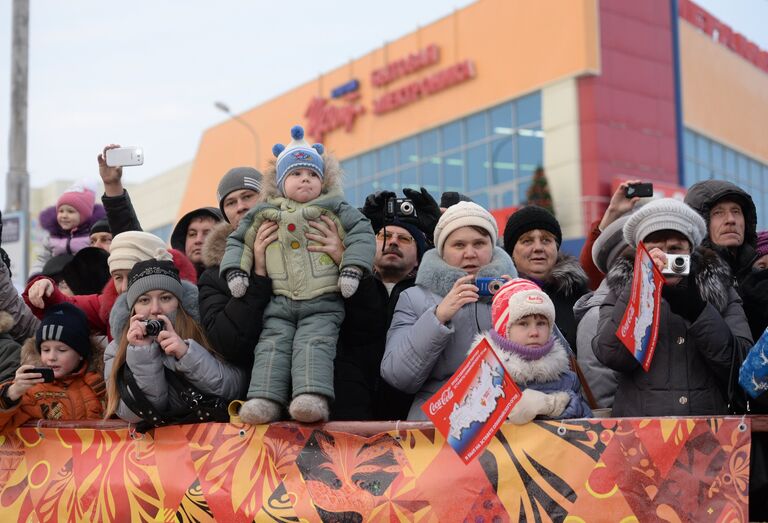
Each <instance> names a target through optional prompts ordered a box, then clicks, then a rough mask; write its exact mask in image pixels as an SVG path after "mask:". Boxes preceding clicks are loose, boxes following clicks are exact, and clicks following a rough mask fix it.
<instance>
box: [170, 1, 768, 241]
mask: <svg viewBox="0 0 768 523" xmlns="http://www.w3.org/2000/svg"><path fill="white" fill-rule="evenodd" d="M766 64H768V53H765V52H764V51H761V50H760V49H758V48H757V47H756V46H754V45H753V44H750V42H748V41H747V40H746V39H744V38H743V37H742V36H741V35H739V34H738V33H736V32H735V31H734V30H733V29H731V28H728V27H727V26H724V25H723V24H722V23H720V22H719V21H717V19H715V18H714V17H712V16H711V15H709V13H707V12H706V11H704V10H703V9H701V8H699V7H698V6H697V5H695V4H694V3H692V2H690V1H688V0H681V1H680V2H679V3H678V2H677V1H676V0H653V1H650V2H620V1H618V0H551V1H550V2H547V3H546V4H542V3H539V2H527V1H524V0H479V1H478V2H476V3H474V4H471V5H470V6H468V7H466V8H464V9H461V10H457V11H455V12H454V13H453V14H451V15H449V16H447V17H444V18H442V19H440V20H437V21H435V22H434V23H432V24H430V25H428V26H425V27H423V28H420V29H419V30H418V31H416V32H414V33H411V34H408V35H406V36H404V37H402V38H400V39H398V40H396V41H394V42H391V43H388V44H386V45H385V46H384V47H381V48H378V49H375V50H373V51H371V52H370V53H368V54H366V55H364V56H362V57H361V58H359V59H356V60H352V61H350V62H349V63H346V64H344V65H341V66H340V67H338V68H337V69H334V70H332V71H329V72H327V73H325V74H322V75H321V76H320V77H318V78H316V79H315V80H313V81H311V82H307V83H305V84H303V85H300V86H298V87H296V88H295V89H293V90H291V91H288V92H286V93H284V94H282V95H280V96H278V97H276V98H274V99H272V100H269V101H267V102H264V103H261V104H260V105H258V106H256V107H254V108H253V109H251V110H249V111H247V112H245V113H242V114H240V115H238V118H240V119H242V120H244V121H245V122H247V123H248V124H249V125H250V126H251V127H253V129H254V130H255V131H256V134H257V135H258V148H259V150H258V151H255V150H254V148H255V147H256V145H255V142H254V140H253V137H252V136H251V134H249V133H248V131H247V129H245V128H244V127H243V126H242V123H241V122H237V121H234V120H228V121H226V122H223V123H221V124H219V125H217V126H214V127H211V128H209V129H207V130H206V131H205V132H204V134H203V136H202V139H201V142H200V146H199V149H198V152H197V155H196V157H195V160H194V163H193V167H192V173H191V175H190V179H189V183H188V184H187V188H186V194H185V195H184V200H183V203H182V206H181V210H180V212H181V213H183V212H186V211H189V210H191V209H193V208H196V207H201V206H206V205H211V204H215V192H216V185H217V183H218V180H219V179H220V178H221V176H222V175H223V174H224V173H225V172H226V171H227V170H228V169H229V168H231V167H233V166H236V165H253V163H254V159H255V158H258V164H259V165H257V167H258V168H259V169H260V170H263V169H264V168H265V167H266V166H267V162H268V161H269V159H271V158H272V153H271V147H272V145H273V144H274V143H277V142H284V141H285V139H286V136H287V132H288V129H290V127H291V126H293V125H295V124H301V125H303V126H304V127H305V129H306V130H307V133H308V134H309V135H310V139H313V140H314V141H319V142H322V143H324V145H325V146H326V149H327V150H329V151H332V152H333V153H334V154H336V155H337V156H338V157H339V158H340V160H341V161H342V166H343V168H344V170H345V173H346V177H345V181H344V186H345V192H346V195H347V199H348V200H349V201H350V202H351V203H353V204H356V205H361V204H362V202H363V201H364V199H365V196H366V195H367V194H370V193H371V192H374V191H377V190H393V191H397V192H399V191H400V189H402V188H403V187H407V186H412V187H417V186H425V187H427V188H428V189H429V190H430V192H432V193H433V194H434V195H435V196H436V197H438V198H439V196H440V194H441V193H442V192H444V191H458V192H461V193H464V194H466V195H468V196H470V197H471V198H472V199H473V200H475V201H477V202H478V203H480V204H482V205H484V206H486V207H487V208H489V209H490V210H492V211H495V212H496V214H497V215H500V216H504V215H505V214H508V212H510V211H511V210H512V209H514V208H517V207H519V206H521V205H524V204H525V201H526V192H527V189H528V187H529V186H530V183H531V178H532V176H533V172H534V171H535V170H536V168H537V167H543V168H544V170H545V172H546V175H547V178H548V182H549V186H550V192H551V194H552V199H553V201H554V206H555V211H556V214H557V217H558V219H559V221H560V222H561V225H562V226H563V233H564V237H565V238H566V243H565V245H566V246H570V247H571V248H574V249H575V248H577V246H578V244H579V243H580V240H581V238H583V236H584V234H585V232H586V231H587V229H588V227H589V225H590V223H591V222H592V221H593V220H595V219H598V218H599V217H600V216H601V214H602V212H603V210H604V209H605V206H606V205H607V202H608V199H609V197H610V194H611V192H612V189H613V187H615V185H616V184H617V183H618V181H619V180H621V179H626V178H628V177H633V178H642V179H645V180H648V181H652V182H654V185H655V187H656V189H657V191H656V192H657V194H665V195H670V196H671V195H676V194H677V195H679V194H682V193H684V191H685V187H687V186H689V185H691V184H692V183H694V182H696V181H698V180H700V179H705V178H711V177H714V178H721V179H729V180H732V181H734V182H736V183H738V184H739V185H741V186H742V187H745V188H747V189H748V190H749V191H750V193H751V194H752V195H753V197H754V198H755V202H756V204H757V205H758V214H759V218H758V221H759V226H761V227H763V228H765V227H766V225H767V224H768V209H767V208H766V206H767V205H768V199H766V193H767V192H768V142H766V141H765V140H764V139H762V136H761V132H760V131H761V130H762V128H763V127H765V124H764V122H766V121H768V72H767V71H768V65H766ZM763 134H764V133H763Z"/></svg>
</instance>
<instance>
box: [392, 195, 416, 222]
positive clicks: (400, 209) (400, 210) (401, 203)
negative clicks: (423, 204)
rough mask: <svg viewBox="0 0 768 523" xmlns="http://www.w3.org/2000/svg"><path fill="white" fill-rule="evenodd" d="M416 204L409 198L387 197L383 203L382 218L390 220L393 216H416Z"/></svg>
mask: <svg viewBox="0 0 768 523" xmlns="http://www.w3.org/2000/svg"><path fill="white" fill-rule="evenodd" d="M417 216H418V215H417V214H416V206H415V205H413V200H411V199H410V198H389V199H388V200H387V201H386V203H385V205H384V220H385V221H386V222H391V221H393V220H394V219H395V218H416V217H417Z"/></svg>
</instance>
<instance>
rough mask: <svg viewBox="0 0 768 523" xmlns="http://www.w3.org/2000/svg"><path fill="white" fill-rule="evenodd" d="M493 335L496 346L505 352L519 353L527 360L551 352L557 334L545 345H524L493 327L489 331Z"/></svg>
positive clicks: (536, 358) (535, 358) (538, 357)
mask: <svg viewBox="0 0 768 523" xmlns="http://www.w3.org/2000/svg"><path fill="white" fill-rule="evenodd" d="M488 332H489V334H490V335H491V339H492V340H493V341H494V342H495V343H496V346H497V347H498V348H500V349H501V350H503V351H505V352H511V353H512V354H516V355H518V356H519V357H520V358H522V359H524V360H526V361H533V360H538V359H540V358H542V357H544V356H546V355H547V354H549V351H551V350H552V347H553V346H554V345H555V336H554V335H552V336H550V338H549V340H548V341H547V342H546V343H545V344H544V345H539V346H535V345H522V344H520V343H515V342H514V341H511V340H508V339H507V338H505V337H504V336H502V335H501V334H499V333H498V332H496V329H491V330H490V331H488Z"/></svg>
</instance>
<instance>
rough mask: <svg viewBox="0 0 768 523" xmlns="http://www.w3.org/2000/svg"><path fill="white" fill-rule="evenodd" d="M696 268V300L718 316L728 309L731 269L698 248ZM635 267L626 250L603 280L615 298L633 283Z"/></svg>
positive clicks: (631, 253)
mask: <svg viewBox="0 0 768 523" xmlns="http://www.w3.org/2000/svg"><path fill="white" fill-rule="evenodd" d="M691 264H692V265H695V267H696V270H695V274H694V278H695V280H696V286H697V287H698V289H699V296H700V297H701V299H702V300H704V301H705V302H709V303H711V304H712V305H713V306H714V307H715V308H716V309H717V310H718V311H719V312H720V313H721V314H722V313H723V312H725V310H726V309H727V308H728V303H729V300H730V299H729V290H730V289H731V287H732V280H731V269H730V267H728V264H727V263H725V262H724V261H723V260H722V258H720V256H718V254H717V253H716V252H715V251H713V250H712V249H707V248H706V247H697V248H696V250H695V251H694V252H693V254H692V255H691ZM634 267H635V250H634V249H632V250H628V251H627V252H626V253H625V254H623V255H622V256H619V258H617V259H616V261H615V262H614V264H613V266H612V267H611V268H610V270H609V271H608V274H607V275H606V277H605V282H606V283H607V285H608V287H609V288H610V289H611V290H612V291H613V292H614V294H616V295H618V294H620V293H621V291H622V289H624V287H626V286H627V285H629V284H630V282H631V281H632V274H633V271H634Z"/></svg>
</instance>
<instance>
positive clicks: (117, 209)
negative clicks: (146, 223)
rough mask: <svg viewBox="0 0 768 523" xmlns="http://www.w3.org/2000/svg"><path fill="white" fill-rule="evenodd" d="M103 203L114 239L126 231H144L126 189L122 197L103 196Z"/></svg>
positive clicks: (182, 250)
mask: <svg viewBox="0 0 768 523" xmlns="http://www.w3.org/2000/svg"><path fill="white" fill-rule="evenodd" d="M101 203H102V204H103V205H104V210H105V211H106V213H107V221H108V222H109V229H110V231H111V232H112V236H113V237H114V236H117V235H118V234H120V233H121V232H125V231H140V230H142V229H141V223H139V218H138V216H136V210H135V209H134V208H133V203H131V197H130V196H129V195H128V191H126V190H125V189H123V194H121V195H120V196H107V195H106V194H104V195H102V197H101ZM181 252H184V249H181Z"/></svg>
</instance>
